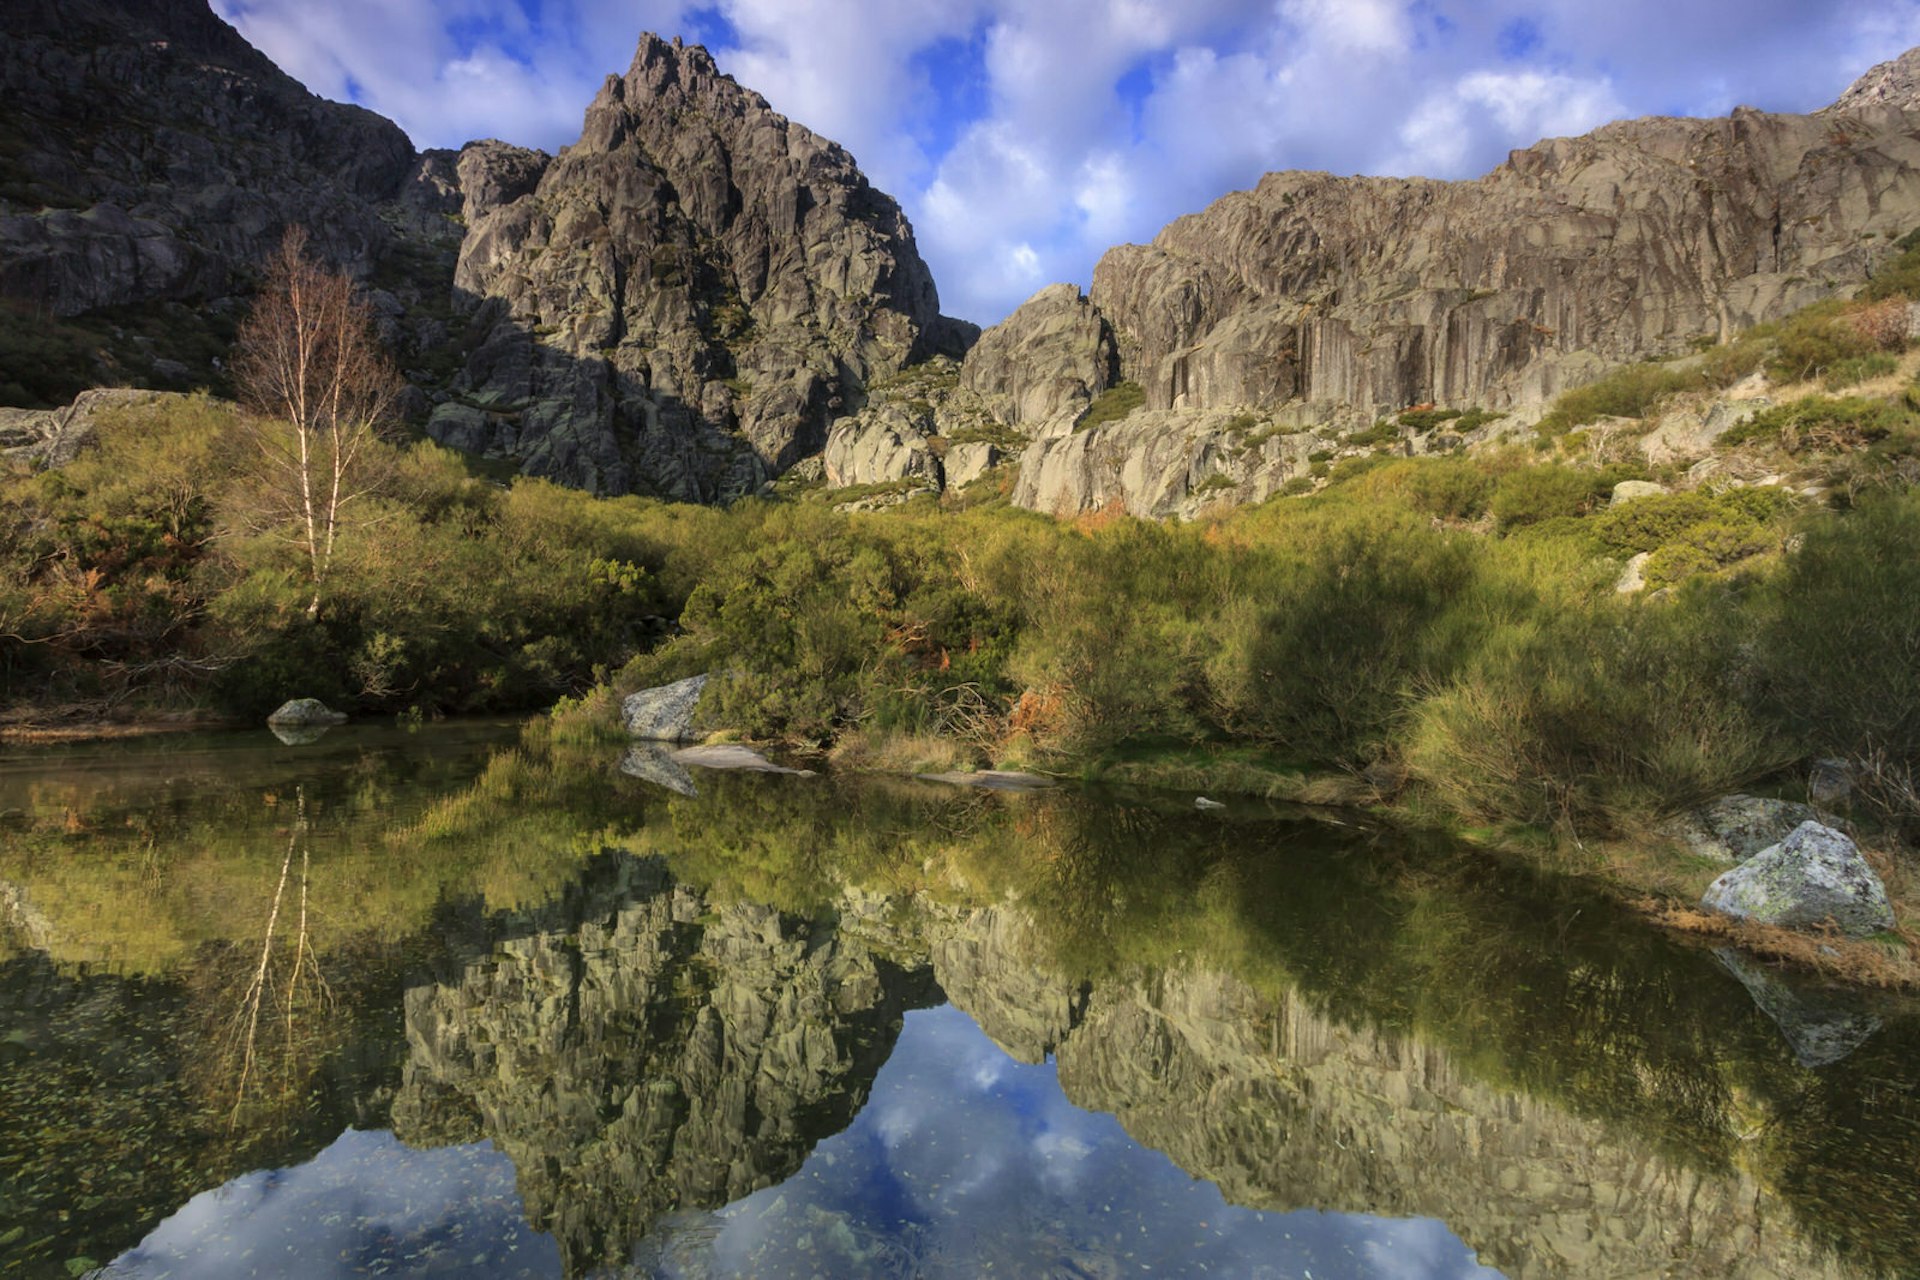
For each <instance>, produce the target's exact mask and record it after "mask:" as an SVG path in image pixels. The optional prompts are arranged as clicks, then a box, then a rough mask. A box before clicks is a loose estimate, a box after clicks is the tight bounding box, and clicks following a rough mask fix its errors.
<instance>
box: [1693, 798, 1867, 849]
mask: <svg viewBox="0 0 1920 1280" xmlns="http://www.w3.org/2000/svg"><path fill="white" fill-rule="evenodd" d="M1827 821H1829V818H1828V817H1827V815H1825V814H1823V813H1821V812H1820V811H1819V810H1817V809H1815V808H1813V807H1812V806H1811V805H1804V804H1800V803H1798V802H1797V801H1793V800H1771V799H1767V798H1765V797H1762V796H1746V795H1733V796H1722V797H1720V798H1719V799H1718V800H1715V801H1713V802H1712V803H1711V804H1705V805H1702V806H1700V807H1699V808H1698V809H1692V810H1689V811H1688V812H1686V813H1683V814H1681V815H1680V816H1679V817H1677V818H1674V819H1672V820H1671V821H1669V822H1668V823H1667V824H1666V826H1665V827H1664V828H1663V830H1664V831H1665V833H1666V834H1667V835H1668V836H1670V837H1672V838H1673V839H1675V840H1677V841H1679V842H1680V843H1681V844H1684V845H1686V846H1687V848H1688V849H1690V850H1691V851H1692V852H1694V853H1696V854H1699V855H1700V856H1701V857H1703V858H1711V859H1713V860H1714V861H1715V862H1744V861H1746V860H1747V859H1748V858H1751V857H1752V856H1753V855H1754V854H1756V853H1759V852H1760V851H1761V850H1762V849H1766V848H1769V847H1771V846H1773V845H1776V844H1779V843H1780V842H1781V841H1782V840H1785V839H1786V838H1787V837H1788V836H1789V835H1791V834H1792V833H1793V831H1794V829H1795V828H1796V827H1798V826H1800V825H1801V824H1802V823H1805V822H1827Z"/></svg>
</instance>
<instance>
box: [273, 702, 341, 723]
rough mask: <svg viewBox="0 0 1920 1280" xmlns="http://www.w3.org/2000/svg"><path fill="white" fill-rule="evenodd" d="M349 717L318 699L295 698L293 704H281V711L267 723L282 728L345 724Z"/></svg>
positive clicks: (276, 712)
mask: <svg viewBox="0 0 1920 1280" xmlns="http://www.w3.org/2000/svg"><path fill="white" fill-rule="evenodd" d="M346 722H347V717H346V716H345V715H344V714H343V713H341V712H338V711H335V710H334V709H333V708H332V707H329V706H328V705H327V704H326V703H324V702H322V701H320V699H318V698H295V699H294V700H293V701H291V702H283V703H281V704H280V708H279V710H277V711H275V712H274V713H273V714H272V715H270V716H268V717H267V723H268V724H269V725H271V726H275V727H280V728H291V727H297V726H306V727H311V726H313V725H335V724H345V723H346Z"/></svg>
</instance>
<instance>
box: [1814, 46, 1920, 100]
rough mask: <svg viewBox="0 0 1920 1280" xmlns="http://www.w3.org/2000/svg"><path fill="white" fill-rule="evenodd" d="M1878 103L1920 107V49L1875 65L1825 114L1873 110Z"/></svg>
mask: <svg viewBox="0 0 1920 1280" xmlns="http://www.w3.org/2000/svg"><path fill="white" fill-rule="evenodd" d="M1876 107H1885V108H1888V109H1891V110H1894V111H1920V49H1909V50H1907V51H1906V52H1905V53H1903V54H1901V55H1900V56H1899V57H1897V58H1893V59H1890V60H1888V61H1886V62H1882V63H1880V64H1879V65H1877V66H1875V67H1874V68H1873V69H1872V70H1870V71H1868V72H1867V73H1866V74H1865V75H1863V76H1861V77H1860V78H1859V79H1858V80H1855V81H1854V82H1853V83H1852V84H1851V85H1850V86H1848V88H1847V91H1846V92H1845V93H1843V94H1841V95H1840V98H1839V100H1838V101H1837V102H1835V103H1834V104H1833V105H1832V106H1830V107H1828V108H1826V110H1825V111H1823V112H1822V113H1821V114H1822V115H1833V114H1838V113H1840V112H1853V111H1870V110H1873V109H1874V108H1876Z"/></svg>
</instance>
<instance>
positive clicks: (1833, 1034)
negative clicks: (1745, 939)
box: [1713, 947, 1881, 1067]
mask: <svg viewBox="0 0 1920 1280" xmlns="http://www.w3.org/2000/svg"><path fill="white" fill-rule="evenodd" d="M1713 956H1714V959H1716V960H1718V961H1719V962H1720V964H1721V966H1722V967H1723V968H1725V969H1726V971H1727V972H1728V973H1730V974H1732V975H1733V976H1734V977H1735V978H1738V979H1739V980H1740V985H1741V986H1743V987H1745V988H1746V989H1747V994H1748V995H1750V996H1752V997H1753V1002H1754V1004H1756V1005H1758V1006H1759V1007H1760V1012H1762V1013H1764V1014H1766V1015H1767V1017H1769V1018H1771V1019H1773V1023H1774V1025H1775V1026H1777V1027H1779V1028H1780V1034H1781V1035H1782V1036H1784V1037H1785V1038H1786V1041H1787V1043H1788V1044H1789V1045H1791V1046H1792V1048H1793V1056H1794V1057H1795V1059H1797V1060H1798V1061H1799V1063H1800V1065H1801V1066H1803V1067H1825V1066H1830V1065H1832V1064H1833V1063H1836V1062H1838V1061H1840V1060H1841V1059H1842V1058H1844V1057H1846V1056H1847V1055H1848V1054H1850V1053H1852V1052H1853V1051H1854V1050H1855V1049H1858V1048H1859V1047H1860V1046H1861V1045H1863V1044H1865V1043H1866V1042H1867V1041H1868V1040H1870V1039H1872V1038H1873V1033H1874V1032H1876V1031H1878V1030H1879V1029H1880V1027H1881V1022H1880V1019H1879V1018H1877V1017H1875V1016H1874V1015H1873V1014H1871V1013H1868V1012H1866V1011H1865V1010H1863V1009H1855V1008H1851V1007H1849V1006H1848V1005H1847V1004H1846V1003H1845V998H1844V997H1841V996H1837V995H1833V994H1831V993H1825V992H1822V993H1813V992H1803V991H1800V990H1798V989H1796V988H1795V987H1793V986H1791V985H1789V984H1788V982H1787V981H1786V979H1784V978H1782V977H1781V976H1780V975H1779V974H1777V973H1775V972H1774V971H1773V970H1771V969H1768V968H1767V967H1765V966H1764V965H1762V964H1760V963H1759V962H1758V961H1756V960H1755V959H1754V958H1753V957H1752V956H1749V955H1746V954H1745V953H1743V952H1740V951H1736V950H1734V949H1733V948H1732V947H1719V948H1716V949H1715V950H1714V953H1713Z"/></svg>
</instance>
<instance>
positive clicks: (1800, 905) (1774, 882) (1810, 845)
mask: <svg viewBox="0 0 1920 1280" xmlns="http://www.w3.org/2000/svg"><path fill="white" fill-rule="evenodd" d="M1700 905H1701V906H1703V907H1705V908H1706V909H1708V910H1709V911H1718V912H1720V913H1722V914H1723V915H1729V916H1732V917H1734V918H1735V919H1736V920H1748V921H1752V922H1753V923H1755V924H1771V925H1778V926H1780V927H1782V928H1787V929H1816V928H1819V927H1821V926H1823V925H1825V924H1827V923H1828V922H1829V921H1831V922H1832V924H1833V925H1834V926H1835V927H1837V928H1838V929H1839V930H1840V932H1842V933H1844V934H1846V935H1848V936H1849V937H1856V938H1859V937H1866V936H1868V935H1870V934H1874V933H1879V932H1880V931H1882V930H1884V929H1891V928H1892V927H1893V907H1892V905H1891V904H1890V903H1889V902H1888V901H1887V890H1886V886H1884V885H1882V884H1881V883H1880V877H1879V876H1877V875H1875V874H1874V870H1873V868H1872V867H1871V866H1869V865H1868V864H1867V860H1866V859H1865V858H1863V857H1861V856H1860V850H1859V849H1857V848H1855V847H1854V843H1853V841H1851V840H1849V839H1848V838H1847V837H1846V836H1845V835H1843V834H1841V833H1840V832H1838V831H1835V830H1834V829H1833V828H1832V827H1823V826H1821V825H1820V824H1819V823H1817V822H1803V823H1801V824H1800V825H1799V826H1798V827H1796V828H1795V829H1794V832H1793V834H1792V835H1790V836H1788V837H1787V838H1786V839H1785V840H1783V841H1781V842H1780V843H1779V844H1777V845H1775V846H1773V847H1772V848H1771V849H1767V850H1764V851H1762V852H1760V853H1757V854H1755V855H1754V856H1753V857H1752V858H1749V859H1748V860H1747V861H1746V862H1743V863H1741V864H1740V865H1739V866H1737V867H1735V868H1734V869H1733V870H1731V871H1729V872H1727V873H1726V874H1725V875H1723V876H1721V877H1720V878H1719V879H1718V880H1715V881H1714V882H1713V883H1712V884H1711V885H1709V886H1708V887H1707V892H1706V895H1705V896H1704V897H1702V898H1701V899H1700Z"/></svg>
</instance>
